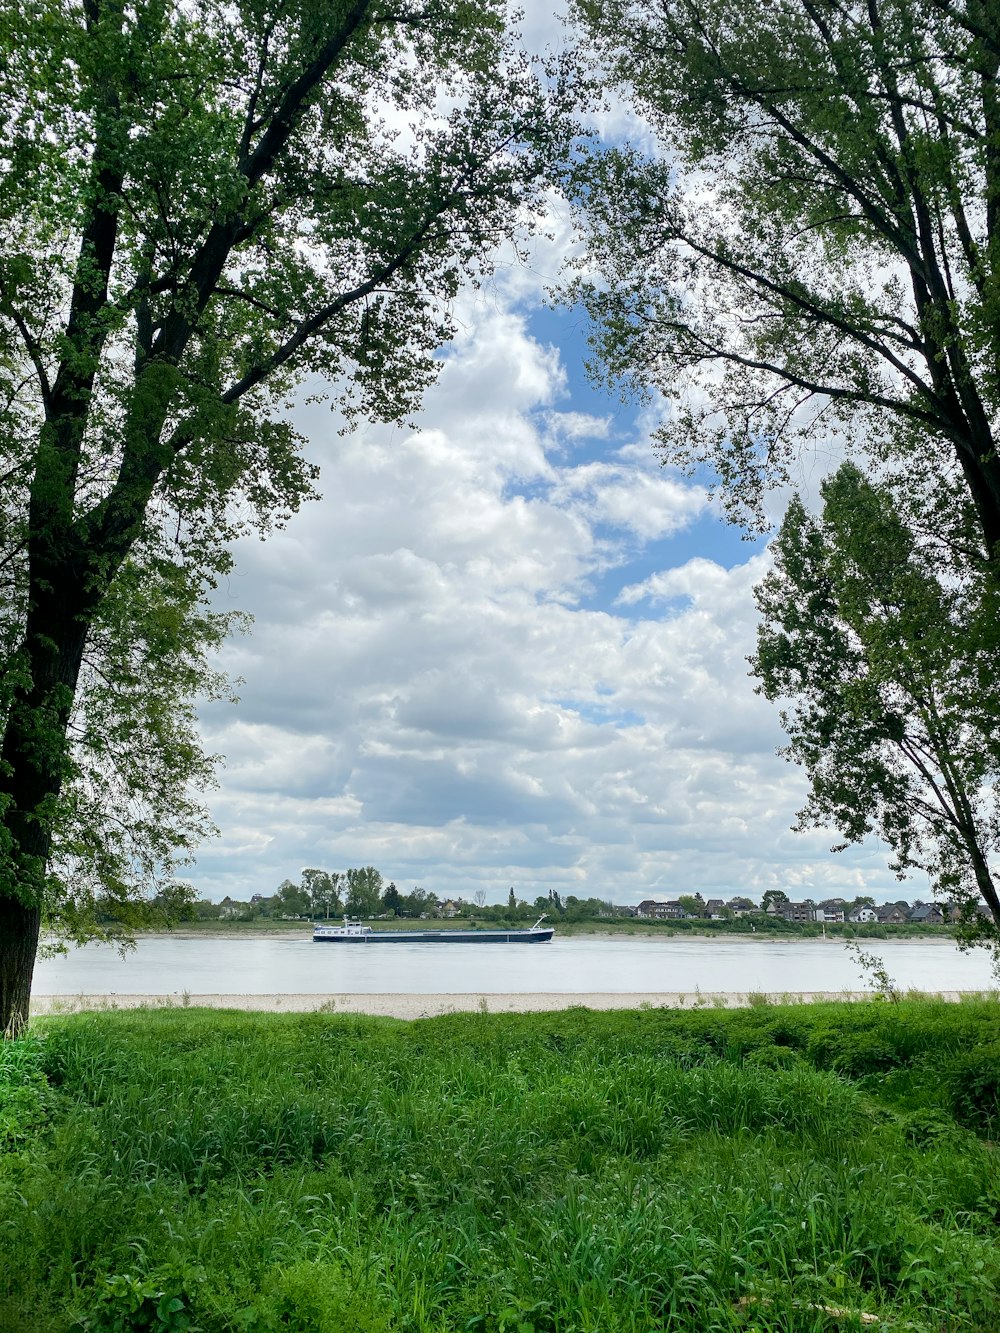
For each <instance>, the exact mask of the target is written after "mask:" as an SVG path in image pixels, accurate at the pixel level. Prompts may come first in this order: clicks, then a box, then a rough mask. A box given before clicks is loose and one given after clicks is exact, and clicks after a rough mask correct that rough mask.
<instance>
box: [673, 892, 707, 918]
mask: <svg viewBox="0 0 1000 1333" xmlns="http://www.w3.org/2000/svg"><path fill="white" fill-rule="evenodd" d="M677 901H678V902H679V903H680V905H681V907H683V908H684V911H685V913H686V915H687V916H702V915H704V911H705V903H704V900H703V898H702V896H701V894H700V893H695V894H691V893H682V894H681V896H680V897H679V898H678V899H677Z"/></svg>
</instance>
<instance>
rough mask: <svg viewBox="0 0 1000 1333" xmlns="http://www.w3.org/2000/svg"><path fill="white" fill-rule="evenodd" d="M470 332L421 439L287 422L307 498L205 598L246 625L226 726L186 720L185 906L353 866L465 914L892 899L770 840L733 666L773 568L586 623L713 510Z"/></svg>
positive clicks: (860, 869) (326, 420) (446, 370)
mask: <svg viewBox="0 0 1000 1333" xmlns="http://www.w3.org/2000/svg"><path fill="white" fill-rule="evenodd" d="M473 314H474V318H473V317H472V316H471V315H470V316H469V318H468V319H467V324H466V328H465V330H464V332H463V335H462V337H461V338H460V339H458V340H457V341H456V344H455V345H454V347H453V348H451V349H450V350H449V353H448V355H447V357H446V360H445V364H444V367H443V371H442V377H441V382H440V385H439V386H438V387H437V388H436V389H435V390H434V391H433V392H432V393H431V394H430V395H429V397H428V401H427V405H426V410H425V412H424V413H423V415H422V418H421V420H420V423H419V426H420V429H419V430H418V431H416V432H411V433H408V434H407V433H404V432H398V431H397V432H393V431H388V430H377V429H369V430H367V431H363V432H358V433H356V434H355V435H352V436H349V437H346V438H343V437H338V436H337V435H336V433H335V426H336V422H335V421H333V420H331V419H330V417H329V416H328V415H326V414H325V413H322V412H320V411H319V410H318V409H316V408H303V409H302V411H301V414H300V424H302V425H303V427H304V429H306V431H307V432H308V434H309V437H310V439H311V441H312V445H311V447H312V450H313V452H314V454H315V456H316V457H318V458H320V459H321V460H322V463H323V481H322V484H323V489H324V491H325V498H324V499H323V501H322V502H320V503H319V504H316V505H312V506H310V507H309V508H308V509H307V510H306V511H305V512H303V513H302V514H300V515H298V516H297V517H296V518H295V519H294V520H293V522H292V524H291V525H290V527H289V529H288V531H287V532H284V533H280V534H278V535H277V536H276V537H275V538H274V539H273V540H271V541H269V542H268V543H267V544H266V545H262V544H260V543H256V542H250V541H246V542H243V543H241V544H240V545H239V547H238V550H237V562H238V563H237V573H236V575H234V577H233V578H232V579H230V581H229V583H228V585H227V587H226V589H224V590H223V591H224V594H225V595H226V597H227V598H228V599H229V600H230V602H231V603H232V604H236V605H240V606H246V607H247V608H248V609H250V610H252V611H253V612H254V613H255V615H256V617H257V623H256V628H255V631H254V633H253V634H252V635H251V636H249V637H246V638H243V639H240V640H238V641H234V642H233V643H231V644H230V645H229V646H228V647H227V649H226V653H225V657H226V661H227V665H228V666H229V667H230V668H231V669H232V670H233V671H234V672H236V673H238V674H240V675H242V676H243V677H245V680H246V684H245V685H244V687H243V689H242V691H241V693H242V700H243V701H242V703H241V705H240V706H239V708H238V710H237V711H236V712H233V711H232V710H228V709H226V708H225V707H223V706H221V705H216V706H213V707H211V708H209V709H207V710H206V712H205V729H206V734H207V740H208V743H209V745H210V746H211V747H212V748H215V749H219V750H221V751H223V752H224V753H225V754H226V755H227V756H228V762H227V767H226V769H225V770H224V772H223V774H222V790H221V792H220V794H219V797H218V800H217V801H216V803H215V807H214V813H215V816H216V819H217V822H218V823H219V825H220V827H221V828H222V838H221V840H220V842H219V843H218V844H217V845H214V846H212V847H209V848H206V849H205V851H204V853H203V854H202V855H201V857H200V860H199V865H198V868H197V872H196V876H195V878H196V883H197V884H198V886H199V887H200V888H201V889H202V890H203V891H205V892H208V893H211V894H213V895H215V896H221V895H222V894H223V893H226V892H230V893H236V894H243V895H246V894H249V893H252V892H264V891H269V890H271V889H273V887H274V886H275V885H277V884H278V883H279V882H280V881H281V880H282V879H283V878H284V877H286V876H287V875H290V874H291V875H294V874H296V873H297V871H298V869H299V868H300V867H302V866H303V865H325V866H328V867H329V868H331V869H333V868H344V867H346V866H347V865H357V864H365V863H372V864H375V865H378V866H379V867H380V868H381V869H382V870H383V873H384V874H385V875H386V876H387V877H389V878H393V879H395V880H396V881H397V882H399V883H401V884H410V883H423V884H425V886H427V887H431V888H434V889H437V890H439V891H441V892H442V893H463V892H464V893H465V894H466V896H469V895H470V894H471V893H472V892H473V891H474V890H475V889H476V888H478V887H484V888H486V889H487V891H488V892H489V893H490V894H491V895H493V896H501V895H505V894H506V891H507V887H508V885H509V884H511V883H513V884H515V885H516V886H517V889H518V891H519V892H520V893H521V894H523V895H525V896H528V897H534V896H535V894H536V893H538V892H545V891H547V889H548V887H550V886H553V887H557V888H559V889H560V890H562V891H566V892H577V893H582V894H591V893H593V894H598V895H600V896H602V897H604V896H609V897H614V898H617V899H618V900H620V901H635V900H637V899H638V898H641V897H643V896H646V895H647V894H648V893H650V892H664V891H666V890H668V889H669V890H670V891H683V890H684V889H687V888H691V889H694V888H703V889H704V888H718V889H724V888H729V889H732V890H734V891H735V890H737V889H740V888H746V889H753V890H757V891H759V890H761V889H762V888H764V887H767V886H768V885H770V884H774V883H782V884H794V885H798V884H801V885H804V886H808V887H815V888H817V889H819V888H826V889H828V890H829V891H831V892H832V891H833V890H834V889H836V888H838V887H840V886H847V887H861V886H862V885H875V886H876V887H877V888H878V887H882V886H884V887H885V888H889V887H890V884H891V881H889V879H888V877H887V874H886V872H885V869H884V861H883V860H881V859H880V858H878V857H873V856H872V854H871V853H870V852H869V851H867V850H865V851H862V852H860V853H857V854H855V855H853V856H852V857H851V858H850V859H848V860H846V861H844V862H832V861H831V860H830V858H829V856H828V855H827V854H826V851H825V848H826V845H827V840H825V839H824V838H822V837H815V836H809V837H796V836H793V835H792V834H790V833H789V832H788V827H789V824H790V823H791V820H792V817H793V814H794V810H795V808H796V805H797V804H798V803H800V802H801V799H802V795H803V791H802V783H801V777H800V775H799V774H798V773H797V772H796V771H795V770H793V769H789V768H788V766H787V765H785V764H784V763H782V762H781V761H780V760H778V759H777V758H776V757H775V755H774V753H773V752H774V748H775V746H776V745H777V744H778V743H780V740H781V737H780V733H779V730H778V726H777V719H776V716H775V712H774V710H773V709H772V708H770V707H769V706H768V705H767V704H766V703H764V702H763V701H762V700H761V699H759V698H758V697H756V696H755V695H754V693H753V688H752V682H751V681H750V680H749V679H748V678H747V674H746V672H747V667H746V661H745V658H746V655H747V653H749V652H750V651H751V650H752V647H753V641H754V625H755V616H754V609H753V603H752V597H751V588H752V586H753V584H754V582H756V581H757V580H758V579H759V578H760V577H761V575H762V573H763V571H764V569H765V567H766V557H764V556H755V557H754V558H752V559H751V560H749V561H748V562H746V563H743V564H740V565H737V566H736V567H735V568H732V569H727V568H725V567H724V566H723V565H721V564H719V563H718V562H716V561H713V560H711V559H708V558H706V557H697V558H691V559H687V560H685V561H683V562H682V563H680V564H678V565H676V566H674V567H669V566H666V565H664V567H662V568H655V569H654V571H653V572H652V573H649V574H647V575H646V576H645V577H644V578H642V579H639V580H636V581H634V582H632V583H630V584H627V585H626V587H625V588H624V589H623V591H622V592H621V594H620V595H619V598H618V601H617V603H614V602H609V601H608V600H607V599H605V601H604V604H600V603H599V602H595V600H594V598H593V597H592V596H590V590H591V587H592V584H593V581H594V580H595V579H598V578H600V576H601V575H602V574H603V573H606V572H607V571H608V570H609V569H612V570H613V569H614V567H615V564H616V562H617V561H620V560H624V559H631V558H634V557H635V555H636V553H637V552H638V553H639V554H640V555H642V556H643V558H646V557H649V556H650V554H651V553H652V554H656V553H657V552H659V553H660V555H661V557H663V558H664V559H665V553H666V552H668V550H669V547H667V546H664V545H663V544H662V542H663V539H664V538H666V537H669V536H670V535H671V534H674V533H676V532H678V531H682V530H683V529H684V528H685V525H688V524H690V523H692V522H693V521H694V520H695V519H697V518H698V517H699V516H702V515H704V513H705V512H706V500H705V495H704V492H703V491H702V490H701V489H700V488H698V487H695V486H691V485H689V484H687V483H685V482H683V481H681V480H679V479H678V478H676V477H673V476H671V475H670V474H668V473H666V472H664V471H662V470H660V469H659V468H658V467H657V466H656V464H655V462H654V461H653V460H652V459H651V457H650V456H649V454H648V453H647V452H645V451H644V450H643V449H642V447H641V442H636V440H635V439H634V437H633V436H632V435H631V434H630V431H627V432H625V434H626V436H627V438H626V440H625V442H624V443H622V441H621V439H620V438H619V437H620V436H621V435H622V425H621V423H618V422H616V421H615V419H614V417H613V415H612V414H611V413H608V414H607V415H595V414H591V413H587V412H581V411H578V410H577V409H576V408H575V407H574V406H573V403H572V401H571V399H570V398H568V397H567V393H568V390H567V376H566V369H565V367H564V365H563V364H562V363H561V360H560V358H559V356H558V355H557V354H556V353H555V351H554V350H553V349H552V348H549V347H545V346H540V345H539V344H538V343H537V342H536V341H534V340H533V339H532V337H531V335H530V330H529V328H528V325H527V323H526V321H525V319H524V317H522V316H519V315H515V314H513V313H511V312H510V311H498V310H497V309H495V308H481V309H479V310H474V311H473ZM567 441H569V442H572V447H571V448H569V447H568V445H567ZM581 451H582V453H583V456H580V453H581ZM595 455H596V456H595ZM608 532H610V533H611V538H612V539H611V540H610V541H609V540H608V539H607V533H608ZM602 534H604V535H603V536H602ZM657 543H659V545H658V544H657ZM622 551H625V554H624V555H623V554H622Z"/></svg>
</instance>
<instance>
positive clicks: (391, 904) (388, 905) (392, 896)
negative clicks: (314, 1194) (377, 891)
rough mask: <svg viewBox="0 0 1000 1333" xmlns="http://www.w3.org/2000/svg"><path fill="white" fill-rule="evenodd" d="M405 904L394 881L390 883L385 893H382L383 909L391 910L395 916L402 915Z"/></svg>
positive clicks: (385, 910)
mask: <svg viewBox="0 0 1000 1333" xmlns="http://www.w3.org/2000/svg"><path fill="white" fill-rule="evenodd" d="M402 905H403V899H402V897H401V896H400V892H399V890H398V889H397V888H396V885H395V884H394V883H390V885H389V887H388V888H387V889H386V891H385V893H383V895H382V911H383V912H391V913H392V915H393V916H399V915H400V909H401V908H402Z"/></svg>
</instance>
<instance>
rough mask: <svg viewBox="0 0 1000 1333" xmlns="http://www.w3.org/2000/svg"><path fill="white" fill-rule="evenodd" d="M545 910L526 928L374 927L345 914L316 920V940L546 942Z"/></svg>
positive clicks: (549, 931) (549, 933)
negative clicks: (336, 922)
mask: <svg viewBox="0 0 1000 1333" xmlns="http://www.w3.org/2000/svg"><path fill="white" fill-rule="evenodd" d="M544 920H545V915H544V913H543V914H542V915H541V916H540V917H539V918H538V920H537V921H536V922H535V924H534V925H533V926H529V927H528V928H527V929H526V930H373V929H372V927H371V926H366V925H365V924H364V923H363V922H361V921H351V920H349V919H348V918H347V917H346V916H345V917H344V922H343V925H340V926H331V925H329V924H328V923H326V922H322V921H317V922H314V924H313V942H314V943H315V944H544V943H546V941H548V940H550V939H551V938H552V936H553V935H554V934H555V929H554V927H552V926H543V925H542V922H543V921H544Z"/></svg>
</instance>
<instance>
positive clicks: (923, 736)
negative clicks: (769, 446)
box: [751, 463, 1000, 941]
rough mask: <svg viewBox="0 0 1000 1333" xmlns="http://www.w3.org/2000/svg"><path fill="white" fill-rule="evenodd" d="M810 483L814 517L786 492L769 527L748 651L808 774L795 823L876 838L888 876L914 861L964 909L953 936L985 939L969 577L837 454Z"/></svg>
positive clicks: (984, 760)
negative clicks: (837, 464)
mask: <svg viewBox="0 0 1000 1333" xmlns="http://www.w3.org/2000/svg"><path fill="white" fill-rule="evenodd" d="M821 489H822V495H823V500H824V504H823V512H822V515H821V517H819V518H815V517H813V516H811V515H810V514H808V513H807V511H806V509H805V507H804V506H803V505H802V503H801V501H800V500H799V499H798V498H796V499H794V500H793V501H792V503H791V505H790V506H789V509H788V512H787V514H786V516H785V519H784V522H783V523H782V525H781V529H780V531H779V534H778V538H777V541H776V543H775V566H774V569H773V571H772V572H771V573H770V574H768V575H767V576H766V577H765V579H764V580H763V582H762V583H761V585H760V586H759V588H758V590H757V600H758V605H759V607H760V611H761V616H762V620H761V624H760V627H759V631H758V641H757V653H756V656H755V657H754V658H752V659H751V665H752V669H753V672H754V674H755V675H757V676H758V677H759V679H760V682H761V684H760V690H761V691H762V692H763V693H764V694H765V695H766V696H767V697H768V698H769V699H771V700H775V699H779V698H780V699H783V700H787V701H788V702H789V705H790V706H789V707H788V708H786V709H785V711H783V712H782V724H783V726H784V728H785V730H786V732H787V733H788V738H789V743H788V746H787V748H786V750H785V753H786V754H787V755H788V757H789V758H791V759H793V760H794V761H795V762H796V763H799V764H802V765H803V767H804V768H805V770H806V774H807V776H808V778H809V783H810V792H809V799H808V801H807V803H806V805H805V807H804V809H803V811H802V812H801V815H800V826H804V825H815V826H820V827H822V826H827V827H829V826H830V825H833V826H834V827H836V828H837V829H838V830H839V831H840V833H841V834H842V835H843V837H844V838H845V839H846V841H847V842H848V843H851V842H860V841H861V840H862V839H863V838H865V837H866V836H867V835H868V834H869V833H871V832H875V833H877V834H878V836H879V837H880V838H882V840H883V841H884V842H886V843H887V844H888V845H889V846H890V847H891V849H892V851H893V854H894V868H895V869H896V870H897V872H898V873H899V875H900V877H902V876H903V875H905V874H906V873H907V872H908V871H909V870H910V869H913V868H921V869H924V870H926V871H927V873H928V874H929V875H930V877H931V880H932V882H933V884H934V886H935V888H936V889H937V890H938V891H939V892H940V893H941V894H942V895H944V896H945V897H947V898H950V899H953V900H955V901H957V902H959V903H961V904H962V905H963V918H964V928H963V934H964V937H965V938H966V939H967V940H973V939H976V938H984V939H989V940H993V941H995V940H996V938H997V935H996V928H997V927H1000V899H998V896H997V888H996V883H995V880H994V877H993V872H992V870H991V867H990V862H989V857H990V854H991V853H993V852H995V851H996V848H997V845H998V841H1000V801H998V798H997V788H996V783H997V779H998V777H1000V750H998V746H997V717H998V711H1000V710H998V709H997V707H996V686H995V680H994V677H995V662H996V659H995V654H993V653H992V652H986V651H984V649H983V646H982V642H983V639H982V635H981V634H980V633H979V632H977V631H975V630H973V631H971V632H970V629H969V625H970V622H974V621H976V619H977V618H978V617H979V616H980V615H981V614H982V611H981V608H982V580H981V579H980V581H979V584H978V585H977V581H976V579H975V578H974V577H972V576H971V575H970V574H969V573H968V569H967V568H965V567H963V566H960V565H959V566H956V564H955V563H954V562H952V563H951V564H949V563H948V562H947V561H946V560H945V559H944V558H943V548H942V547H941V546H940V544H939V543H938V542H937V541H932V540H929V539H928V538H927V537H925V536H922V535H921V534H918V533H916V532H914V530H913V529H912V528H911V527H910V526H909V524H908V523H907V522H906V521H905V520H904V517H903V515H902V513H901V511H900V508H899V505H898V503H897V499H896V494H895V488H894V487H893V486H891V485H889V484H888V483H882V484H876V483H875V482H873V481H870V480H868V479H867V478H866V477H865V476H864V475H863V474H862V473H861V472H860V470H859V469H858V468H857V467H856V466H855V465H854V464H851V463H845V464H843V465H842V466H841V468H840V469H839V470H838V472H837V473H836V474H835V475H834V476H833V477H831V478H829V479H828V480H827V481H826V482H824V483H823V486H822V488H821ZM980 896H981V897H982V899H983V900H985V903H986V905H987V906H988V908H989V911H990V913H991V914H992V920H993V923H994V926H993V928H992V929H991V928H990V924H989V922H984V920H983V918H982V917H981V915H980V913H979V912H978V904H979V900H980Z"/></svg>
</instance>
